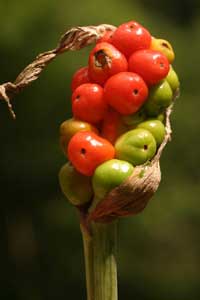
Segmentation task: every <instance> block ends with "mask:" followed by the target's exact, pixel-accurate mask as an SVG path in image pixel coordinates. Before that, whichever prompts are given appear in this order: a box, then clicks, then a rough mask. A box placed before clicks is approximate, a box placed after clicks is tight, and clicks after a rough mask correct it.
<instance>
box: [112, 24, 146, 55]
mask: <svg viewBox="0 0 200 300" xmlns="http://www.w3.org/2000/svg"><path fill="white" fill-rule="evenodd" d="M112 44H113V45H114V46H115V47H116V48H117V49H119V50H120V51H121V52H122V53H123V54H124V55H125V56H126V57H129V56H130V55H131V54H132V53H133V52H135V51H137V50H140V49H148V48H149V46H150V44H151V34H150V33H149V31H148V30H147V29H145V28H144V27H143V26H142V25H140V24H139V23H137V22H135V21H130V22H127V23H124V24H122V25H120V26H119V27H118V28H117V29H116V30H115V32H114V34H113V37H112Z"/></svg>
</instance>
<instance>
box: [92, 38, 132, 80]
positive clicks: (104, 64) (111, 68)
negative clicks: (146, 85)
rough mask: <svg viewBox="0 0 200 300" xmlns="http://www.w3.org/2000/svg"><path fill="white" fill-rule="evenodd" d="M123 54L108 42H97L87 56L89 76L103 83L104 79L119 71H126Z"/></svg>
mask: <svg viewBox="0 0 200 300" xmlns="http://www.w3.org/2000/svg"><path fill="white" fill-rule="evenodd" d="M127 69H128V62H127V60H126V58H125V56H124V55H123V54H122V53H121V52H119V50H117V49H116V48H115V47H114V46H112V45H111V44H109V43H98V44H97V45H96V46H95V47H94V49H93V50H92V51H91V53H90V56H89V69H88V70H89V77H90V79H91V80H92V81H93V82H96V83H98V84H101V85H103V84H104V83H105V82H106V80H107V79H108V78H109V77H110V76H112V75H114V74H116V73H119V72H123V71H127Z"/></svg>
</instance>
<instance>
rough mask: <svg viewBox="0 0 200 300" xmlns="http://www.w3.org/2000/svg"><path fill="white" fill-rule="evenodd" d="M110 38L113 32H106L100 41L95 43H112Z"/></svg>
mask: <svg viewBox="0 0 200 300" xmlns="http://www.w3.org/2000/svg"><path fill="white" fill-rule="evenodd" d="M112 37H113V31H112V30H106V32H105V33H104V35H103V36H102V37H101V38H100V39H98V40H97V43H102V42H106V43H112Z"/></svg>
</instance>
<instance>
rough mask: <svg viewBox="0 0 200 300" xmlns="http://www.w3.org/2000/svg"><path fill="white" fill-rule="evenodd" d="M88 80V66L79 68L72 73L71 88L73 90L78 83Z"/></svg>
mask: <svg viewBox="0 0 200 300" xmlns="http://www.w3.org/2000/svg"><path fill="white" fill-rule="evenodd" d="M88 82H90V79H89V76H88V67H83V68H80V69H79V70H78V71H76V72H75V73H74V75H73V77H72V82H71V89H72V91H73V92H74V91H75V89H76V88H77V87H78V86H79V85H81V84H83V83H88Z"/></svg>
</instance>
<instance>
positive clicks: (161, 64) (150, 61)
mask: <svg viewBox="0 0 200 300" xmlns="http://www.w3.org/2000/svg"><path fill="white" fill-rule="evenodd" d="M169 68H170V65H169V62H168V59H167V57H166V56H165V55H164V54H162V53H161V52H159V51H155V50H150V49H148V50H139V51H137V52H135V53H133V54H132V55H131V57H130V58H129V71H131V72H135V73H137V74H139V75H140V76H141V77H142V78H143V79H144V81H146V83H147V84H149V85H151V84H156V83H157V82H158V81H160V80H161V79H163V78H165V77H166V76H167V74H168V72H169Z"/></svg>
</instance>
